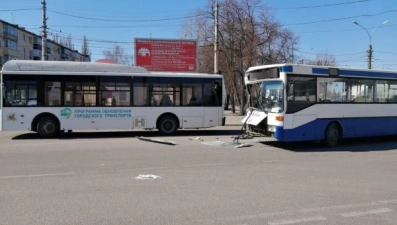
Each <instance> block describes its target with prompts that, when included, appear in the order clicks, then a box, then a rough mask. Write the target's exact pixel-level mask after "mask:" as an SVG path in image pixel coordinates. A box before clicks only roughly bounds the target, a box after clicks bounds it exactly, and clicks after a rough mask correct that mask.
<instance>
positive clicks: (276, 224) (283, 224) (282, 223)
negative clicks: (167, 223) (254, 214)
mask: <svg viewBox="0 0 397 225" xmlns="http://www.w3.org/2000/svg"><path fill="white" fill-rule="evenodd" d="M324 220H327V218H325V217H324V216H315V217H306V218H301V219H291V220H275V221H270V222H269V223H268V224H269V225H288V224H297V223H306V222H315V221H324Z"/></svg>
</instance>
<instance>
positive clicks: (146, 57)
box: [135, 39, 197, 72]
mask: <svg viewBox="0 0 397 225" xmlns="http://www.w3.org/2000/svg"><path fill="white" fill-rule="evenodd" d="M135 59H136V65H137V66H142V67H145V68H146V69H147V70H149V71H187V72H195V71H196V70H197V43H196V41H194V40H175V39H173V40H163V39H135Z"/></svg>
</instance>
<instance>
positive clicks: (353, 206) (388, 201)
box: [298, 199, 397, 212]
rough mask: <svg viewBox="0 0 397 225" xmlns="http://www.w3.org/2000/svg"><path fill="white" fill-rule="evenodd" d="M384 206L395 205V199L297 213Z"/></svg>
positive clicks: (303, 210) (396, 200) (396, 202)
mask: <svg viewBox="0 0 397 225" xmlns="http://www.w3.org/2000/svg"><path fill="white" fill-rule="evenodd" d="M386 204H397V199H389V200H382V201H377V202H367V203H359V204H347V205H333V206H324V207H318V208H308V209H301V210H299V211H298V212H319V211H325V210H331V209H348V208H359V207H370V206H378V205H386Z"/></svg>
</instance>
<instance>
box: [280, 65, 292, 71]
mask: <svg viewBox="0 0 397 225" xmlns="http://www.w3.org/2000/svg"><path fill="white" fill-rule="evenodd" d="M292 71H293V67H292V66H282V67H280V72H285V73H292Z"/></svg>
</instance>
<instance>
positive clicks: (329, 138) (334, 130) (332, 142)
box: [324, 123, 341, 147]
mask: <svg viewBox="0 0 397 225" xmlns="http://www.w3.org/2000/svg"><path fill="white" fill-rule="evenodd" d="M340 132H341V131H340V129H339V126H338V125H337V124H336V123H331V124H329V125H328V127H327V129H326V130H325V137H324V144H325V146H327V147H335V146H337V145H338V144H339V141H340V139H341V133H340Z"/></svg>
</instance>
